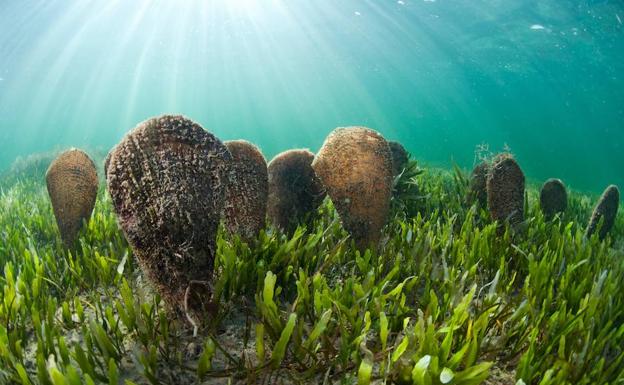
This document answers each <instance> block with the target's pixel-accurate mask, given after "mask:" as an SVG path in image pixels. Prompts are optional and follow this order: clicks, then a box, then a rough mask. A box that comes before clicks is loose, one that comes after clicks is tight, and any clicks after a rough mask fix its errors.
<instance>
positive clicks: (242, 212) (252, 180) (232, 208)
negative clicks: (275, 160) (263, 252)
mask: <svg viewBox="0 0 624 385" xmlns="http://www.w3.org/2000/svg"><path fill="white" fill-rule="evenodd" d="M225 145H226V147H227V148H228V150H229V151H230V154H231V155H232V165H231V169H230V182H229V184H228V188H227V194H226V203H225V209H224V217H225V226H226V228H227V229H228V231H229V232H230V233H232V234H239V235H240V237H241V238H242V239H244V240H246V241H250V240H252V239H254V238H255V237H256V236H257V235H258V233H259V232H260V230H262V229H263V228H264V224H265V220H266V212H267V198H268V194H269V180H268V178H269V177H268V172H267V163H266V160H265V159H264V156H263V155H262V152H260V150H259V149H258V147H256V146H254V145H253V144H251V143H249V142H247V141H244V140H234V141H229V142H225Z"/></svg>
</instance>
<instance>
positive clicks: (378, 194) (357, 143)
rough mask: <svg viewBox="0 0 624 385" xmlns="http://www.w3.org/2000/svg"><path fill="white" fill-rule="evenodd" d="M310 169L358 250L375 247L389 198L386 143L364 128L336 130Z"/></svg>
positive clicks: (390, 182) (386, 217) (386, 214)
mask: <svg viewBox="0 0 624 385" xmlns="http://www.w3.org/2000/svg"><path fill="white" fill-rule="evenodd" d="M312 167H313V168H314V170H315V171H316V174H317V175H318V176H319V178H321V181H322V182H323V185H324V186H325V188H326V190H327V194H328V195H329V197H330V198H331V200H332V202H333V203H334V206H335V207H336V210H337V211H338V214H339V215H340V218H341V220H342V225H343V227H344V228H345V230H347V232H349V234H351V236H352V238H353V239H354V240H355V243H356V245H357V247H358V248H359V249H360V250H364V249H366V248H367V247H369V246H372V245H374V244H376V243H377V242H378V241H379V238H380V236H381V229H382V227H383V226H384V225H385V223H386V221H387V219H388V213H389V210H390V199H391V196H392V153H391V151H390V147H389V146H388V142H386V140H385V139H384V138H383V137H382V136H381V135H380V134H379V133H377V132H376V131H373V130H371V129H368V128H365V127H346V128H337V129H335V130H334V131H333V132H332V133H331V134H329V136H328V137H327V139H325V143H323V147H322V148H321V150H320V151H319V153H318V154H317V155H316V158H315V159H314V162H313V163H312Z"/></svg>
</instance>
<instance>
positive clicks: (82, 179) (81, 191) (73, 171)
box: [46, 149, 98, 246]
mask: <svg viewBox="0 0 624 385" xmlns="http://www.w3.org/2000/svg"><path fill="white" fill-rule="evenodd" d="M46 183H47V187H48V194H49V195H50V200H51V202H52V209H53V210H54V216H55V217H56V223H57V225H58V228H59V231H60V233H61V238H62V239H63V242H64V243H65V245H67V246H71V245H72V244H73V243H74V242H75V241H76V238H77V237H78V232H79V231H80V228H81V227H82V223H83V221H86V220H88V219H89V218H90V217H91V213H92V212H93V207H94V206H95V200H96V198H97V191H98V177H97V171H96V168H95V164H94V163H93V161H92V160H91V158H89V156H88V155H87V154H86V153H84V152H83V151H81V150H77V149H72V150H68V151H65V152H63V153H62V154H60V155H59V156H58V157H57V158H56V159H55V160H54V161H53V162H52V164H50V167H49V168H48V171H47V173H46Z"/></svg>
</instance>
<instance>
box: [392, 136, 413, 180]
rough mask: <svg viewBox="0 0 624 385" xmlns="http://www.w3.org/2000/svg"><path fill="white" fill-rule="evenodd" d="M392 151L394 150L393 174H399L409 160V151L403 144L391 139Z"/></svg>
mask: <svg viewBox="0 0 624 385" xmlns="http://www.w3.org/2000/svg"><path fill="white" fill-rule="evenodd" d="M388 146H390V152H392V175H394V176H397V175H399V174H400V173H401V172H403V169H404V168H405V166H406V165H407V162H409V153H408V152H407V150H406V149H405V147H403V145H402V144H401V143H399V142H396V141H389V142H388Z"/></svg>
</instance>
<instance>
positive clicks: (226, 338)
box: [0, 160, 624, 385]
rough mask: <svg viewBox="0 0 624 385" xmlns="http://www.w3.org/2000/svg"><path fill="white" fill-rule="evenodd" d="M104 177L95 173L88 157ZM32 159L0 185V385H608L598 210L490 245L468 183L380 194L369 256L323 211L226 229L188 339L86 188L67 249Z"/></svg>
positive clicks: (622, 346) (399, 181)
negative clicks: (289, 225)
mask: <svg viewBox="0 0 624 385" xmlns="http://www.w3.org/2000/svg"><path fill="white" fill-rule="evenodd" d="M96 163H97V164H102V160H97V162H96ZM37 164H38V163H37V161H34V162H33V164H32V168H29V167H27V165H24V167H22V168H21V169H20V172H19V174H6V175H5V176H4V177H3V179H2V181H1V182H0V185H1V186H2V187H1V190H0V266H3V274H2V278H0V287H1V290H0V383H6V384H23V385H28V384H45V385H75V384H83V383H84V384H111V385H117V384H125V385H131V384H238V383H241V384H360V385H365V384H457V385H460V384H463V385H467V384H527V385H528V384H540V385H547V384H621V383H624V296H622V288H623V287H624V216H623V215H622V213H621V212H620V214H619V215H618V217H617V219H616V223H615V226H614V228H613V229H612V231H611V232H610V234H609V235H607V237H606V239H604V240H603V241H600V239H599V237H598V235H597V234H595V235H593V236H592V237H591V238H586V237H585V234H584V233H585V227H586V225H587V222H588V220H589V217H590V215H591V212H592V208H593V205H594V204H595V202H596V201H597V199H598V197H597V196H585V195H581V194H579V193H576V192H574V191H571V192H569V202H568V207H567V209H566V211H565V212H564V213H563V214H562V215H559V216H556V217H555V218H554V219H553V220H551V221H547V220H546V219H545V218H544V215H543V214H542V213H541V211H540V209H539V189H538V188H537V186H533V185H531V184H529V185H528V186H527V196H526V201H525V213H526V214H525V216H526V220H525V221H524V223H522V224H521V228H520V229H516V230H515V231H512V230H511V229H510V228H508V227H506V228H504V229H503V232H501V231H500V230H499V229H498V226H497V224H496V223H493V222H492V221H491V219H490V215H489V213H487V212H486V211H485V210H482V209H480V208H479V206H478V205H477V204H475V205H472V206H468V205H466V204H465V203H464V202H465V197H466V194H467V190H468V188H469V180H468V175H469V173H468V172H467V171H462V170H460V169H459V168H456V169H455V170H452V171H450V170H441V169H434V168H424V169H419V168H418V167H417V166H416V164H415V162H414V161H411V163H410V164H408V167H407V168H406V170H405V171H404V172H403V173H402V174H401V175H399V176H398V177H397V178H396V179H395V182H394V197H393V200H392V208H391V218H390V220H389V221H388V223H387V225H386V227H385V228H384V229H383V232H382V237H381V241H380V246H379V248H378V251H377V250H375V251H371V250H367V251H365V252H363V253H361V252H360V251H357V248H356V247H354V244H353V240H351V239H350V238H349V237H348V235H347V233H346V232H345V231H344V230H343V229H342V227H341V225H340V221H339V219H338V216H337V214H336V211H335V210H334V208H333V206H332V204H331V202H330V201H329V200H328V199H326V200H325V203H324V204H323V205H322V206H321V207H320V208H319V209H318V212H317V213H316V215H315V219H314V220H313V221H312V222H311V224H310V225H308V226H307V227H299V228H297V229H296V230H295V231H294V232H293V234H292V235H289V236H286V235H283V233H282V232H280V231H278V230H276V229H275V228H273V227H272V226H268V227H267V228H266V229H265V230H262V231H261V232H260V234H259V236H258V237H257V238H256V239H254V240H253V241H250V242H249V244H248V243H244V242H242V241H241V240H240V239H239V238H238V237H237V236H236V235H230V233H229V232H228V231H226V230H225V229H224V228H223V226H222V228H221V229H220V231H219V234H218V236H217V253H216V258H215V271H217V274H216V276H215V277H216V278H215V281H214V282H213V290H214V297H215V298H216V300H217V302H218V304H219V306H218V311H217V312H216V313H215V314H214V316H213V317H212V318H211V319H210V322H208V323H207V324H206V325H203V326H202V327H201V328H200V329H199V330H197V333H196V335H194V333H193V330H192V329H191V328H189V327H188V325H187V324H185V323H184V322H182V321H179V320H176V319H175V318H174V317H170V316H169V314H168V312H167V309H166V307H165V306H163V303H162V301H161V299H160V298H159V297H158V295H156V294H154V291H153V290H151V289H150V286H149V285H148V284H147V282H146V281H145V279H144V277H142V275H141V272H140V269H139V268H138V266H137V263H136V261H135V258H134V256H133V253H132V250H131V249H130V247H129V246H128V244H127V243H126V241H125V239H124V236H123V235H122V233H121V231H120V230H119V228H118V225H117V219H116V217H115V215H114V214H113V210H112V204H111V200H110V198H109V196H108V193H107V192H106V191H105V188H104V187H103V186H104V184H102V183H100V186H101V187H100V191H99V193H98V198H97V202H96V206H95V211H94V213H93V215H92V216H91V218H90V220H89V221H88V223H86V225H85V226H84V227H83V229H82V230H81V232H80V234H79V239H78V241H77V243H76V244H75V246H74V247H71V248H67V247H65V245H64V243H63V241H62V240H61V238H60V236H59V233H58V230H57V227H56V223H55V220H54V215H53V212H52V207H51V205H50V203H49V198H48V196H47V192H46V187H45V179H44V176H43V174H42V172H41V168H40V167H38V166H37Z"/></svg>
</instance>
